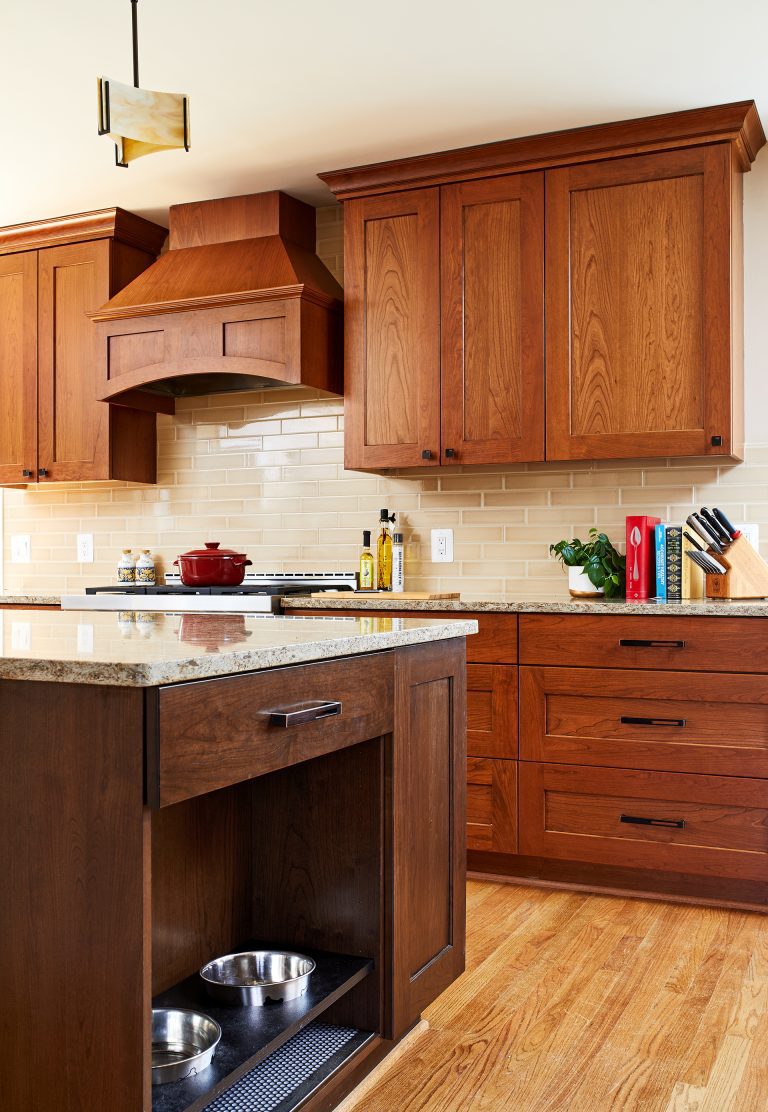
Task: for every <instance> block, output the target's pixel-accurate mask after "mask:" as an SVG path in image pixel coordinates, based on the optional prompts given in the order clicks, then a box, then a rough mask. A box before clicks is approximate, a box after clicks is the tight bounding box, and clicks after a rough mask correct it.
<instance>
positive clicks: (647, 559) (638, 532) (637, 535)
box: [627, 517, 661, 598]
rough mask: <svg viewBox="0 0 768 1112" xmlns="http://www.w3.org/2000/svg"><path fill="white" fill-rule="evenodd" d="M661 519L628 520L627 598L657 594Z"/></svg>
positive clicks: (638, 518) (637, 518)
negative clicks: (657, 540) (658, 532)
mask: <svg viewBox="0 0 768 1112" xmlns="http://www.w3.org/2000/svg"><path fill="white" fill-rule="evenodd" d="M659 521H661V518H659V517H628V518H627V598H653V596H654V595H655V594H656V538H655V528H656V525H657V524H658V522H659Z"/></svg>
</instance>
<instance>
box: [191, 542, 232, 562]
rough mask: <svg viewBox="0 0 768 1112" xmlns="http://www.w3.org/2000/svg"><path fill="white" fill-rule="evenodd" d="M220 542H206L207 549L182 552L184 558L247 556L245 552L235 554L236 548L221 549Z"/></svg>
mask: <svg viewBox="0 0 768 1112" xmlns="http://www.w3.org/2000/svg"><path fill="white" fill-rule="evenodd" d="M219 543H220V542H219V541H206V542H205V548H195V549H193V550H192V551H191V552H182V554H181V556H180V557H179V559H181V558H182V557H183V556H245V553H244V552H235V550H234V548H219Z"/></svg>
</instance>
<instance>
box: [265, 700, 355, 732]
mask: <svg viewBox="0 0 768 1112" xmlns="http://www.w3.org/2000/svg"><path fill="white" fill-rule="evenodd" d="M334 714H341V703H338V702H325V703H322V702H321V703H298V704H297V705H296V706H295V707H289V708H288V709H287V710H273V711H271V713H270V715H269V722H270V725H271V726H284V727H285V728H286V729H288V728H290V727H291V726H300V725H301V724H302V723H303V722H317V720H318V719H319V718H330V717H331V716H332V715H334Z"/></svg>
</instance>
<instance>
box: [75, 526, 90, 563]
mask: <svg viewBox="0 0 768 1112" xmlns="http://www.w3.org/2000/svg"><path fill="white" fill-rule="evenodd" d="M77 562H78V564H92V563H93V533H78V534H77Z"/></svg>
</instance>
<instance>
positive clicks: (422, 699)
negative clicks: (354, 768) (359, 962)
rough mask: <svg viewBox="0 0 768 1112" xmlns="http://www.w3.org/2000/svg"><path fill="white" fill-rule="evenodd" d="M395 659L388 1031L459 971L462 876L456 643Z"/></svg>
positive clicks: (461, 729)
mask: <svg viewBox="0 0 768 1112" xmlns="http://www.w3.org/2000/svg"><path fill="white" fill-rule="evenodd" d="M395 659H396V664H395V750H394V755H393V771H392V775H393V781H394V789H393V793H394V815H395V826H394V834H393V837H394V853H393V862H394V864H393V869H394V876H393V885H394V893H393V898H394V908H393V912H394V928H393V948H394V955H393V970H394V984H393V1002H392V1018H391V1025H390V1026H391V1030H390V1034H391V1035H392V1036H393V1037H397V1036H399V1035H401V1034H403V1033H404V1032H405V1031H407V1030H408V1028H409V1027H410V1026H411V1025H412V1024H413V1023H414V1022H415V1021H416V1020H417V1019H418V1017H419V1015H420V1014H421V1012H422V1010H423V1009H424V1008H425V1007H426V1006H427V1004H430V1003H431V1002H432V1001H433V1000H434V999H435V998H436V997H437V996H438V995H439V994H440V993H441V992H442V991H443V989H445V988H446V987H447V986H448V985H449V984H450V983H451V982H452V981H454V980H455V979H456V977H457V976H458V975H459V973H461V972H462V970H463V968H464V939H465V882H466V852H465V845H464V840H465V839H464V816H465V788H466V780H465V760H466V747H465V739H466V706H465V701H464V697H463V692H464V689H465V683H466V679H465V668H466V665H465V663H464V644H463V641H462V640H459V639H457V640H452V641H443V642H435V644H433V645H422V646H414V647H413V648H411V649H410V650H409V651H408V652H400V653H398V654H397V656H396V658H395ZM398 739H401V740H400V743H399V744H398ZM402 739H407V742H406V741H404V740H402Z"/></svg>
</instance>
